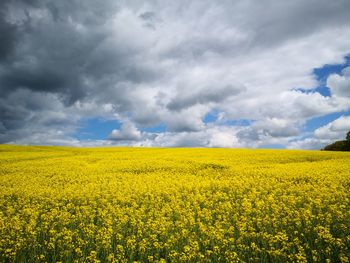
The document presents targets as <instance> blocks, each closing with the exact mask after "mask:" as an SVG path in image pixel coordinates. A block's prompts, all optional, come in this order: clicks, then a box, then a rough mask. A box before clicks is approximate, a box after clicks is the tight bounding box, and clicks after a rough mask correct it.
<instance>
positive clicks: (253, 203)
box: [0, 145, 350, 262]
mask: <svg viewBox="0 0 350 263" xmlns="http://www.w3.org/2000/svg"><path fill="white" fill-rule="evenodd" d="M349 189H350V154H349V153H337V152H322V151H287V150H240V149H238V150H231V149H180V148H178V149H161V148H160V149H156V148H151V149H149V148H94V149H88V148H65V147H20V146H6V145H3V146H0V261H1V262H59V261H60V262H134V261H139V262H248V261H249V262H349V259H350V256H349V255H350V205H349V203H350V199H349V198H350V197H349V195H350V194H349Z"/></svg>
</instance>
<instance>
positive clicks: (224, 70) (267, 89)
mask: <svg viewBox="0 0 350 263" xmlns="http://www.w3.org/2000/svg"><path fill="white" fill-rule="evenodd" d="M349 11H350V2H349V1H348V0H337V1H327V0H321V1H319V0H317V1H316V0H311V1H303V0H296V1H292V2H288V3H285V2H283V3H282V2H281V1H277V0H268V1H264V2H259V3H257V2H255V1H250V0H248V1H234V2H226V1H209V0H205V1H191V3H188V2H187V1H166V2H164V1H150V2H147V3H145V2H140V1H127V2H123V1H122V2H120V1H112V0H107V1H103V3H100V2H99V3H97V2H96V1H92V0H87V1H81V0H74V1H66V0H62V1H51V0H50V1H39V0H33V1H24V0H15V1H9V0H4V1H1V3H0V35H1V41H0V92H1V98H0V102H1V103H0V142H1V143H40V140H41V143H43V144H44V143H45V142H46V143H47V144H65V143H66V144H72V145H82V144H89V145H91V144H92V143H93V142H81V141H79V140H77V139H75V138H74V132H76V131H77V130H78V129H79V127H80V125H81V121H82V120H86V119H89V118H95V117H99V118H107V119H109V120H116V121H119V122H123V125H122V126H121V128H120V129H118V130H113V131H111V134H110V136H109V137H108V138H106V140H105V141H104V142H100V141H96V144H97V145H101V144H102V145H104V144H106V145H108V144H118V143H129V144H137V145H164V146H172V145H176V146H179V145H188V146H212V147H216V146H220V147H221V146H228V147H260V146H263V145H267V144H269V143H279V144H284V145H286V144H288V140H290V139H293V138H294V137H296V136H297V135H298V134H300V132H301V127H302V126H303V124H304V123H305V122H306V121H307V120H309V119H311V118H313V117H316V116H322V115H325V114H329V113H334V112H341V111H347V110H349V109H350V98H349V90H350V89H349V68H347V69H345V70H344V71H343V73H342V74H340V75H331V76H330V77H329V78H328V81H327V85H328V86H329V87H330V90H331V97H326V96H323V95H321V94H319V93H317V92H309V93H303V92H299V91H296V89H298V88H303V89H306V90H307V89H310V91H312V89H313V88H315V87H316V86H317V85H318V83H317V80H316V78H315V76H313V74H312V69H313V68H317V67H322V65H324V64H334V63H344V56H345V55H346V54H348V53H350V49H349V47H350V16H349V15H348V14H349ZM330 40H332V41H330ZM213 111H217V112H221V113H223V115H224V116H225V118H226V120H228V121H230V120H239V119H249V120H252V125H251V126H249V127H230V125H229V124H227V123H226V124H225V123H222V122H220V121H215V122H213V123H211V124H207V123H206V122H205V116H206V115H207V114H208V113H210V112H213ZM157 125H164V126H165V127H166V131H165V132H162V133H158V134H148V133H145V132H141V131H140V130H142V129H143V128H147V127H152V126H157Z"/></svg>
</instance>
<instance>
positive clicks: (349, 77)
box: [327, 67, 350, 97]
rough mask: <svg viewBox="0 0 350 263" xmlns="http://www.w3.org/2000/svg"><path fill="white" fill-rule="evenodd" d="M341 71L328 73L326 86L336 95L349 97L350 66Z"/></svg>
mask: <svg viewBox="0 0 350 263" xmlns="http://www.w3.org/2000/svg"><path fill="white" fill-rule="evenodd" d="M342 73H343V74H342V75H338V74H332V75H330V76H329V77H328V79H327V86H328V87H330V89H331V92H332V94H333V95H334V96H336V97H350V67H347V68H345V69H343V71H342Z"/></svg>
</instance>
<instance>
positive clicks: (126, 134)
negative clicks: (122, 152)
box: [108, 121, 141, 141]
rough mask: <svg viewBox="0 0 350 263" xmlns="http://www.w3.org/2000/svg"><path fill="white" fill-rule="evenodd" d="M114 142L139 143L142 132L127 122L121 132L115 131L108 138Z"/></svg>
mask: <svg viewBox="0 0 350 263" xmlns="http://www.w3.org/2000/svg"><path fill="white" fill-rule="evenodd" d="M108 138H109V139H110V140H114V141H138V140H140V139H141V132H140V131H139V130H138V129H137V128H136V127H135V125H134V124H133V123H131V122H129V121H125V122H124V123H123V124H122V126H121V128H120V129H119V130H113V131H112V132H111V134H110V135H109V137H108Z"/></svg>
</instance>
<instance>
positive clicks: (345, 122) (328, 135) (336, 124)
mask: <svg viewBox="0 0 350 263" xmlns="http://www.w3.org/2000/svg"><path fill="white" fill-rule="evenodd" d="M349 130H350V116H341V117H340V118H338V119H336V120H334V121H332V122H330V123H328V124H327V125H325V126H322V127H320V128H318V129H316V130H315V132H314V134H315V137H316V138H318V139H330V140H342V139H344V138H345V135H346V133H347V132H348V131H349Z"/></svg>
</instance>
